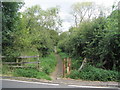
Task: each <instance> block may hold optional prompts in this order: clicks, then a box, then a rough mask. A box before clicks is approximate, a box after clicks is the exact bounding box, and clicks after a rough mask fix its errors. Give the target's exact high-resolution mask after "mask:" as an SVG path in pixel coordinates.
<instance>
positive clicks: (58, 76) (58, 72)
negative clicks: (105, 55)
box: [0, 54, 120, 88]
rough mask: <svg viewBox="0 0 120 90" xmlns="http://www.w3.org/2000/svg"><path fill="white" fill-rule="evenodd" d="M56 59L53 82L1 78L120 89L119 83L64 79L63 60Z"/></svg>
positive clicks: (34, 79)
mask: <svg viewBox="0 0 120 90" xmlns="http://www.w3.org/2000/svg"><path fill="white" fill-rule="evenodd" d="M56 59H57V65H56V69H55V71H54V72H53V73H52V74H51V75H50V76H51V78H52V80H51V81H49V80H43V79H36V78H26V77H11V76H0V78H3V79H15V80H23V81H33V82H44V83H59V84H69V85H78V86H95V87H96V86H97V87H119V88H120V83H118V82H112V81H111V82H110V81H109V82H102V81H85V80H74V79H70V78H62V75H63V63H62V59H61V58H60V56H59V55H58V54H56Z"/></svg>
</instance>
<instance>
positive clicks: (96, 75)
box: [67, 65, 120, 81]
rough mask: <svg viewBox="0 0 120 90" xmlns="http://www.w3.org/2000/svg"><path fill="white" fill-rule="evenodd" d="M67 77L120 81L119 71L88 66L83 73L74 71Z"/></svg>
mask: <svg viewBox="0 0 120 90" xmlns="http://www.w3.org/2000/svg"><path fill="white" fill-rule="evenodd" d="M67 77H70V78H73V79H83V80H92V81H120V80H118V78H119V74H118V72H117V71H110V70H104V69H100V68H95V67H93V66H91V65H87V66H86V67H85V68H84V69H83V70H82V71H81V72H78V71H77V70H74V71H72V72H71V74H70V75H68V76H67Z"/></svg>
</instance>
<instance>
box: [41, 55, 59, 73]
mask: <svg viewBox="0 0 120 90" xmlns="http://www.w3.org/2000/svg"><path fill="white" fill-rule="evenodd" d="M40 62H41V63H40V66H41V68H42V72H44V73H46V74H48V75H49V74H50V73H51V72H53V71H54V70H55V66H56V64H57V61H56V58H55V55H54V54H53V53H52V54H50V55H48V56H47V57H43V58H41V59H40Z"/></svg>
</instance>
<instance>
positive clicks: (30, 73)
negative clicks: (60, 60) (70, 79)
mask: <svg viewBox="0 0 120 90" xmlns="http://www.w3.org/2000/svg"><path fill="white" fill-rule="evenodd" d="M13 75H14V76H17V77H20V76H21V77H29V78H37V79H47V80H51V78H50V77H49V76H48V75H47V74H46V73H44V72H39V71H38V70H37V69H32V68H27V69H16V70H15V71H14V72H13Z"/></svg>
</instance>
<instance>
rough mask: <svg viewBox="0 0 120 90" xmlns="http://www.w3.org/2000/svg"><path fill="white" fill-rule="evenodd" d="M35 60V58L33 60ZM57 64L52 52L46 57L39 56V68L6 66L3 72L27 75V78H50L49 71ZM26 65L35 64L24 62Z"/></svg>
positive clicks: (5, 73)
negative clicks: (11, 67) (12, 67)
mask: <svg viewBox="0 0 120 90" xmlns="http://www.w3.org/2000/svg"><path fill="white" fill-rule="evenodd" d="M33 61H35V59H34V60H33ZM56 64H57V61H56V58H55V55H54V53H51V54H50V55H48V56H46V57H42V58H41V57H40V68H41V69H40V70H37V69H36V68H19V69H10V68H9V67H8V66H4V67H3V74H4V75H8V74H11V75H13V76H17V77H29V78H38V79H46V80H51V78H50V77H49V75H50V73H52V72H53V71H54V70H55V66H56ZM26 65H27V66H33V67H35V65H36V64H26Z"/></svg>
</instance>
